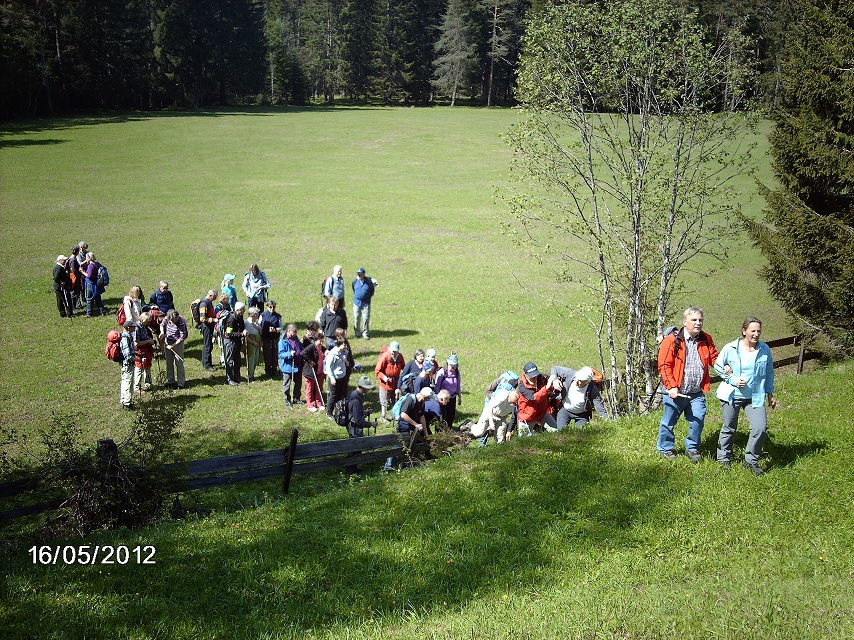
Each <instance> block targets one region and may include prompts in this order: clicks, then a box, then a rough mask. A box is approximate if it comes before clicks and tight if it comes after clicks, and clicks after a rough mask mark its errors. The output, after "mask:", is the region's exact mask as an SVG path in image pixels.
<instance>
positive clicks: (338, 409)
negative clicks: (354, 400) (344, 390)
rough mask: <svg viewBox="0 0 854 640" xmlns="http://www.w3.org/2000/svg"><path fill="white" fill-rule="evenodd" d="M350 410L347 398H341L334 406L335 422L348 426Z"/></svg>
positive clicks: (333, 415)
mask: <svg viewBox="0 0 854 640" xmlns="http://www.w3.org/2000/svg"><path fill="white" fill-rule="evenodd" d="M349 414H350V412H349V410H348V408H347V399H346V398H344V399H343V400H339V401H338V402H336V403H335V406H334V407H333V408H332V417H333V418H335V424H337V425H339V426H342V427H346V426H347V423H348V422H350V415H349Z"/></svg>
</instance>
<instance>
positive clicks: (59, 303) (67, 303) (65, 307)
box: [53, 289, 74, 318]
mask: <svg viewBox="0 0 854 640" xmlns="http://www.w3.org/2000/svg"><path fill="white" fill-rule="evenodd" d="M53 291H54V293H55V294H56V308H57V309H59V316H60V317H61V318H65V317H68V318H70V317H72V316H73V315H74V308H73V307H72V306H71V295H70V293H69V291H67V290H66V289H54V290H53Z"/></svg>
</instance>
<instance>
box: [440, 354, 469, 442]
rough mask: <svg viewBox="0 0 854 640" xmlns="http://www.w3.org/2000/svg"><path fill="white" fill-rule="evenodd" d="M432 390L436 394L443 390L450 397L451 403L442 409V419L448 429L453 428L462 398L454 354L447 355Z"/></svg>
mask: <svg viewBox="0 0 854 640" xmlns="http://www.w3.org/2000/svg"><path fill="white" fill-rule="evenodd" d="M433 388H434V389H435V390H436V391H437V392H439V391H442V389H445V390H447V391H448V393H449V394H450V395H451V401H450V402H449V403H448V404H446V405H444V406H443V407H442V418H443V419H444V420H445V424H447V425H448V426H449V427H452V426H454V418H456V416H457V405H461V404H462V403H463V396H462V392H461V389H460V369H459V359H458V358H457V354H456V353H452V354H451V355H449V356H448V358H447V365H446V366H444V367H442V368H441V369H439V371H437V372H436V379H435V381H434V382H433Z"/></svg>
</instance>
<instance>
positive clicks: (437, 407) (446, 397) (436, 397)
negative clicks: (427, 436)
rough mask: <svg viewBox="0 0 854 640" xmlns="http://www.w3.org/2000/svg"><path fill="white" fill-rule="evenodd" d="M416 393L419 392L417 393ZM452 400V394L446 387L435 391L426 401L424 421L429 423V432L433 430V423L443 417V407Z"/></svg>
mask: <svg viewBox="0 0 854 640" xmlns="http://www.w3.org/2000/svg"><path fill="white" fill-rule="evenodd" d="M425 388H427V387H425ZM431 391H432V389H431ZM416 395H418V394H417V393H416ZM450 402H451V394H450V393H448V392H447V390H445V389H442V391H440V392H439V393H435V392H434V393H433V396H432V397H430V398H428V399H426V400H425V401H424V421H425V422H426V423H427V431H428V432H431V431H432V429H431V428H430V425H431V424H433V423H434V422H437V421H439V420H441V419H442V407H446V406H448V403H450Z"/></svg>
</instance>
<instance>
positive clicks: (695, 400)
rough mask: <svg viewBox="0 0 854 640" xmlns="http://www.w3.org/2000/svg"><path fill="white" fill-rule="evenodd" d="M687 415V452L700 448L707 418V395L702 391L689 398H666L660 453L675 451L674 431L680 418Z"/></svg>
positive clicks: (661, 425)
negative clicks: (704, 422) (704, 421)
mask: <svg viewBox="0 0 854 640" xmlns="http://www.w3.org/2000/svg"><path fill="white" fill-rule="evenodd" d="M683 413H684V414H685V420H686V421H687V422H688V435H687V436H685V451H697V450H699V448H700V436H701V435H702V434H703V420H705V418H706V394H705V393H703V392H702V391H700V392H698V393H692V394H691V395H690V397H688V398H675V399H673V398H671V397H670V396H667V395H666V396H664V415H663V416H662V417H661V424H660V425H658V452H659V453H664V452H665V451H673V443H674V442H675V440H676V436H675V435H674V433H673V429H674V427H675V426H676V422H677V421H678V420H679V416H681V415H682V414H683Z"/></svg>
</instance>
